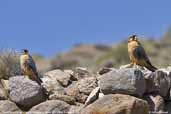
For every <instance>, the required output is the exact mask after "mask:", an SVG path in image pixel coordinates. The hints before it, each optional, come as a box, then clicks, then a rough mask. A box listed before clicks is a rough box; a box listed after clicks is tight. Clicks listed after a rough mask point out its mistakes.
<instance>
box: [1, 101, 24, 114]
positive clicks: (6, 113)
mask: <svg viewBox="0 0 171 114" xmlns="http://www.w3.org/2000/svg"><path fill="white" fill-rule="evenodd" d="M0 113H1V114H12V113H15V114H22V111H21V110H20V109H19V108H18V107H17V105H16V104H15V103H13V102H11V101H9V100H2V101H0Z"/></svg>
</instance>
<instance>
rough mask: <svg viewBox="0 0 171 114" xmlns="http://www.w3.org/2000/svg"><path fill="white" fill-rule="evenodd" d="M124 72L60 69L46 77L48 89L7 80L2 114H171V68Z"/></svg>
mask: <svg viewBox="0 0 171 114" xmlns="http://www.w3.org/2000/svg"><path fill="white" fill-rule="evenodd" d="M121 68H122V69H115V68H105V71H106V72H102V70H104V68H102V69H101V71H99V72H101V73H100V74H99V72H98V73H95V74H93V73H91V72H90V71H88V70H87V69H86V68H81V67H77V68H75V69H74V70H63V71H62V70H59V69H56V70H53V71H49V72H47V73H45V74H44V75H43V77H42V80H43V83H42V86H39V85H38V84H37V83H36V82H34V81H31V80H29V79H28V78H26V77H24V76H14V77H11V78H9V80H3V81H1V82H4V81H6V82H9V86H7V85H5V87H8V88H3V87H4V83H3V84H1V86H0V91H1V94H0V113H1V114H5V113H6V112H8V113H9V114H11V113H13V112H15V113H26V114H36V113H51V114H55V113H61V114H148V113H151V114H152V113H156V112H158V113H167V114H171V111H170V110H171V68H164V69H160V70H158V71H156V72H150V71H147V70H141V69H137V68H123V67H121ZM106 69H108V70H106ZM5 84H8V83H5ZM6 89H7V90H8V91H9V92H5V91H4V90H6Z"/></svg>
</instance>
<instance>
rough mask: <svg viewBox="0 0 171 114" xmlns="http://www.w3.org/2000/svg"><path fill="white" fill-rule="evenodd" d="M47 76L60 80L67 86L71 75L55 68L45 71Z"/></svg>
mask: <svg viewBox="0 0 171 114" xmlns="http://www.w3.org/2000/svg"><path fill="white" fill-rule="evenodd" d="M45 77H48V78H50V79H51V80H56V81H58V82H59V83H60V84H61V85H62V86H64V87H66V86H68V85H69V84H70V78H71V75H70V74H69V73H66V72H63V71H61V70H53V71H49V72H47V73H45Z"/></svg>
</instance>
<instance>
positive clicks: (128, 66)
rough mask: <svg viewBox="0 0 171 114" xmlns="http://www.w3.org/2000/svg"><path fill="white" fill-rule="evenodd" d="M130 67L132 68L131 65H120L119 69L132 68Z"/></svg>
mask: <svg viewBox="0 0 171 114" xmlns="http://www.w3.org/2000/svg"><path fill="white" fill-rule="evenodd" d="M132 67H133V65H132V64H127V65H122V66H120V69H125V68H132Z"/></svg>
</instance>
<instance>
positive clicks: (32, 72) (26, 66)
mask: <svg viewBox="0 0 171 114" xmlns="http://www.w3.org/2000/svg"><path fill="white" fill-rule="evenodd" d="M20 67H21V71H22V74H23V75H27V76H28V77H29V78H30V79H31V80H33V81H36V82H37V83H38V84H39V85H41V83H42V80H41V79H40V78H39V76H38V73H37V69H36V65H35V62H34V60H33V58H32V57H31V56H30V55H29V52H28V50H27V49H23V50H22V53H21V56H20Z"/></svg>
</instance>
